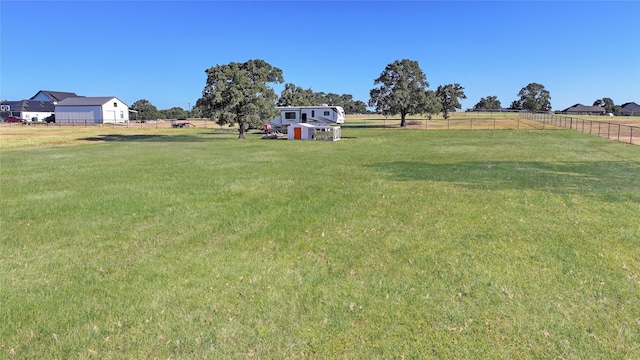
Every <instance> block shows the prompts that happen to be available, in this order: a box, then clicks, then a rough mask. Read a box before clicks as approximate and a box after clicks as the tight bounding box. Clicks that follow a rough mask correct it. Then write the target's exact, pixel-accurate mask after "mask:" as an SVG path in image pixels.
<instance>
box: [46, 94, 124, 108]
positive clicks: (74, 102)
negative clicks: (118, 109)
mask: <svg viewBox="0 0 640 360" xmlns="http://www.w3.org/2000/svg"><path fill="white" fill-rule="evenodd" d="M114 99H115V100H118V101H120V102H121V103H123V104H124V102H122V101H121V100H120V99H118V98H117V97H115V96H94V97H86V96H78V97H68V98H66V99H64V100H62V101H60V102H59V103H58V104H57V105H56V106H102V105H104V104H106V103H108V102H111V101H113V100H114ZM125 106H127V104H125Z"/></svg>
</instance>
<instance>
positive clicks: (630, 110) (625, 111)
mask: <svg viewBox="0 0 640 360" xmlns="http://www.w3.org/2000/svg"><path fill="white" fill-rule="evenodd" d="M620 115H625V116H640V105H638V104H636V103H634V102H628V103H625V104H622V112H621V113H620Z"/></svg>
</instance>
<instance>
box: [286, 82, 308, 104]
mask: <svg viewBox="0 0 640 360" xmlns="http://www.w3.org/2000/svg"><path fill="white" fill-rule="evenodd" d="M313 101H314V96H313V91H312V90H311V89H306V90H305V89H303V88H302V87H300V86H297V85H295V84H292V83H287V84H284V89H283V90H282V91H281V92H280V99H278V105H281V106H310V105H312V102H313Z"/></svg>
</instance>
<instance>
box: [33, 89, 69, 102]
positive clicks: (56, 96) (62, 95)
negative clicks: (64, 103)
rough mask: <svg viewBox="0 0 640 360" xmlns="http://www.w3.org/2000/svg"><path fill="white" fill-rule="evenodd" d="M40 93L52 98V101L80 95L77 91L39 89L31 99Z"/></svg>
mask: <svg viewBox="0 0 640 360" xmlns="http://www.w3.org/2000/svg"><path fill="white" fill-rule="evenodd" d="M40 94H42V95H44V96H46V97H48V98H49V99H51V101H61V100H64V99H66V98H68V97H78V95H76V93H72V92H63V91H49V90H40V91H38V93H37V94H35V95H33V96H32V97H31V99H29V100H33V99H35V98H36V97H37V96H38V95H40Z"/></svg>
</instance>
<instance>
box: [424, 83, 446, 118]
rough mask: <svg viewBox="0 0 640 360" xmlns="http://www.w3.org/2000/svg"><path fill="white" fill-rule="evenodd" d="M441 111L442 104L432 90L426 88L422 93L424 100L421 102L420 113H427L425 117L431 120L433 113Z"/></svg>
mask: <svg viewBox="0 0 640 360" xmlns="http://www.w3.org/2000/svg"><path fill="white" fill-rule="evenodd" d="M441 111H442V104H441V103H440V100H439V99H438V96H437V95H436V92H435V91H433V90H427V91H425V93H424V102H423V103H422V108H421V109H420V112H421V113H424V114H426V115H427V118H428V119H429V120H431V116H432V115H433V114H437V113H439V112H441Z"/></svg>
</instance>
